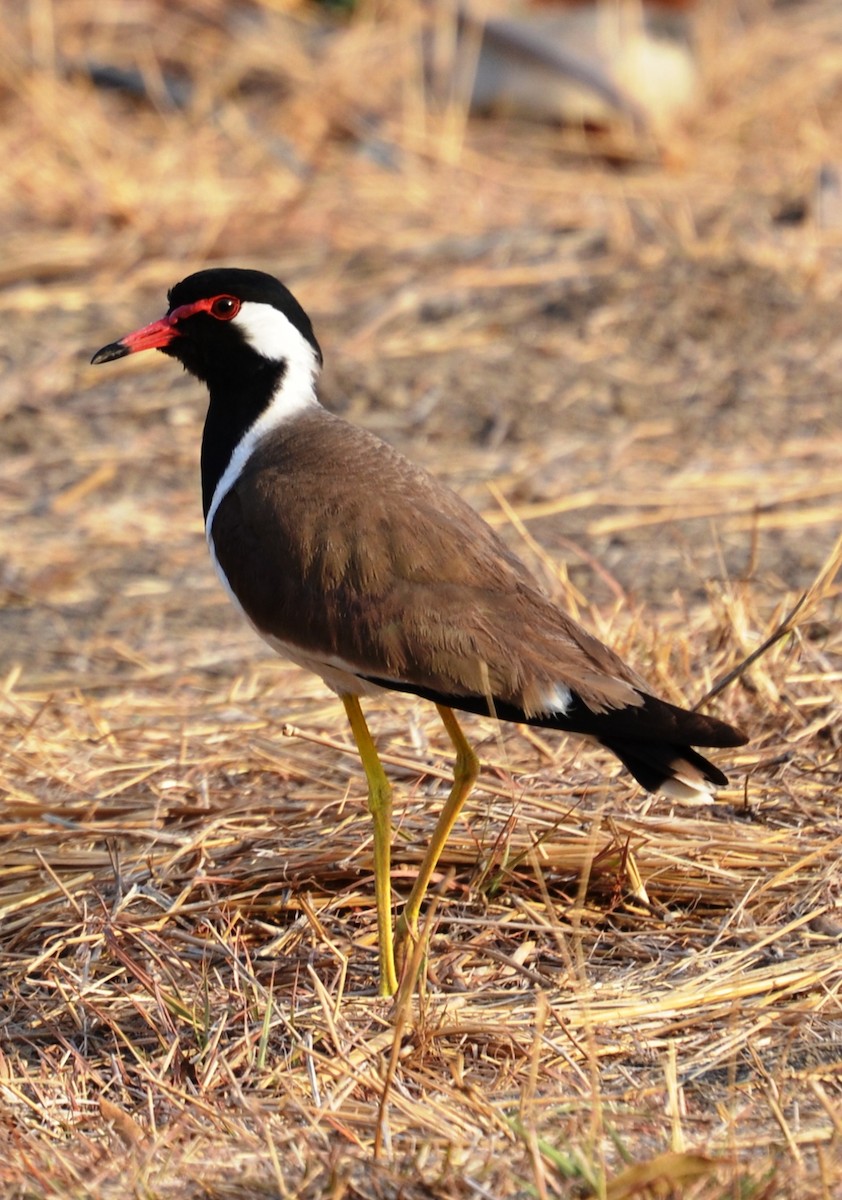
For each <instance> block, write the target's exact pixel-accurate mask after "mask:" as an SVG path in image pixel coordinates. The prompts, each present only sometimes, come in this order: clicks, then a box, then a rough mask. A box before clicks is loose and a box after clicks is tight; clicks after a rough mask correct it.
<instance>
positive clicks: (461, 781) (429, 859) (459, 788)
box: [395, 704, 479, 969]
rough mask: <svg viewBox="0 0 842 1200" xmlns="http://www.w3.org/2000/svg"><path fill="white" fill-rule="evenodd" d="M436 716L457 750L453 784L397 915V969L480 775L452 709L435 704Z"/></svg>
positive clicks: (406, 954) (404, 958)
mask: <svg viewBox="0 0 842 1200" xmlns="http://www.w3.org/2000/svg"><path fill="white" fill-rule="evenodd" d="M436 708H437V709H438V713H439V716H440V717H441V719H442V722H443V724H444V727H445V729H446V730H447V735H448V737H449V738H450V740H451V742H452V743H453V748H454V750H455V751H456V762H455V764H454V767H453V786H452V787H451V789H450V795H449V796H448V798H447V800H446V802H445V805H444V808H443V809H442V811H441V813H440V815H439V819H438V821H437V822H436V827H435V829H434V830H433V836H432V839H431V841H430V844H429V846H428V847H427V852H426V854H425V855H424V858H423V860H422V862H421V866H420V868H419V870H418V877H417V879H416V880H415V884H414V885H413V888H412V891H411V892H410V894H409V899H408V900H407V902H406V905H405V906H404V910H403V912H402V913H401V915H400V916H399V917H398V922H397V925H396V927H395V956H396V958H397V962H398V967H399V969H403V965H404V963H406V962H407V961H408V959H409V957H410V954H411V944H412V943H415V942H417V940H418V918H419V916H420V913H421V903H422V901H423V899H424V895H425V893H426V891H427V888H428V887H429V886H430V880H431V879H432V877H433V872H434V871H435V869H436V866H437V864H438V861H439V858H440V857H441V852H442V850H444V847H445V844H446V842H447V839H448V838H449V837H450V832H451V830H452V829H453V826H454V825H455V824H456V820H457V818H458V816H459V813H460V812H461V811H462V807H463V805H464V803H465V801H466V800H467V799H468V797H469V796H470V794H471V792H472V791H473V788H474V784H475V783H476V781H477V776H478V775H479V759H478V758H477V756H476V754H475V753H474V751H473V750H472V749H471V747H470V745H469V744H468V741H467V739H466V737H465V735H464V733H463V732H462V730H461V728H460V726H459V722H458V721H457V720H456V717H455V716H454V715H453V710H452V709H450V708H447V707H446V706H445V705H443V704H437V705H436Z"/></svg>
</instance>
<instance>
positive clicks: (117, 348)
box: [91, 342, 131, 366]
mask: <svg viewBox="0 0 842 1200" xmlns="http://www.w3.org/2000/svg"><path fill="white" fill-rule="evenodd" d="M127 354H131V351H130V350H129V348H128V346H126V345H124V343H123V342H112V343H111V345H110V346H103V347H102V349H101V350H97V352H96V354H95V355H94V356H93V358H92V359H91V365H92V366H98V365H99V364H100V363H104V362H113V361H114V359H115V358H125V356H126V355H127Z"/></svg>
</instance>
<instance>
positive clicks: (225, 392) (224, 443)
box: [201, 359, 286, 520]
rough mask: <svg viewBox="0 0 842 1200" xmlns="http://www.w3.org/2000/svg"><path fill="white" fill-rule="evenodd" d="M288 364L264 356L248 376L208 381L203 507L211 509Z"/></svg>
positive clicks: (203, 441)
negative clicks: (227, 471)
mask: <svg viewBox="0 0 842 1200" xmlns="http://www.w3.org/2000/svg"><path fill="white" fill-rule="evenodd" d="M285 372H286V363H285V362H284V361H281V362H271V361H269V360H268V359H264V360H263V362H262V363H261V366H260V369H259V370H257V371H254V372H253V373H252V374H251V375H249V376H247V377H246V378H242V377H241V376H239V377H237V378H236V379H234V378H231V379H225V380H221V379H214V380H213V382H210V381H209V382H208V391H209V392H210V401H209V403H208V413H207V416H206V417H205V428H204V433H203V434H202V460H201V461H202V509H203V511H204V514H205V520H207V516H208V511H209V509H210V506H211V501H212V500H213V494H214V492H215V491H216V485H217V484H218V483H219V481H220V479H221V478H222V476H223V474H224V472H225V468H226V467H227V466H228V464H229V462H230V461H231V455H232V454H233V453H234V450H235V448H236V447H237V446H238V445H239V443H240V440H241V439H242V437H243V434H245V432H246V431H247V430H248V429H250V428H251V426H252V425H253V424H254V422H255V421H256V420H257V418H258V417H259V416H260V414H261V413H262V412H264V411H265V410H266V408H267V407H268V405H269V403H270V401H271V399H272V397H273V396H274V395H275V393H276V392H277V390H278V388H279V387H280V386H281V384H282V382H283V378H284V374H285Z"/></svg>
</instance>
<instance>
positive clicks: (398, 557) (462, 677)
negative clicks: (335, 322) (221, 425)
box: [212, 410, 644, 716]
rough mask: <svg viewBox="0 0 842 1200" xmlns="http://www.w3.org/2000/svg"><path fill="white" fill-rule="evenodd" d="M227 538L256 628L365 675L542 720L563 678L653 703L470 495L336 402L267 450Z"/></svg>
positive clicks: (220, 529) (230, 518)
mask: <svg viewBox="0 0 842 1200" xmlns="http://www.w3.org/2000/svg"><path fill="white" fill-rule="evenodd" d="M212 533H213V538H214V544H215V548H216V553H217V557H218V560H219V562H220V565H221V566H222V568H223V570H224V571H225V574H226V576H227V578H228V581H229V583H230V585H231V587H232V589H233V591H234V592H235V594H236V595H237V597H238V599H239V601H240V603H241V604H242V606H243V608H244V609H245V610H246V612H247V613H248V615H249V616H250V617H251V619H252V620H253V621H254V622H255V624H257V625H258V626H259V627H260V628H261V629H263V630H268V631H271V632H272V633H273V634H274V635H275V636H276V637H278V638H280V639H282V640H283V641H286V642H291V643H293V644H295V645H297V646H299V647H300V648H301V649H302V650H303V651H306V652H308V653H312V654H313V655H314V656H327V655H333V656H336V657H338V658H341V659H342V660H343V661H345V662H346V663H349V664H352V665H353V666H354V667H355V669H357V670H358V672H359V673H360V674H361V675H366V676H368V677H372V678H377V679H378V680H380V681H383V682H387V683H388V682H394V683H395V684H398V685H400V684H403V685H409V686H410V687H414V688H418V689H422V690H424V691H425V692H427V693H428V694H432V693H440V694H441V695H443V696H448V697H450V698H457V697H468V696H474V697H477V696H479V697H488V696H489V694H490V696H491V697H492V698H493V700H494V701H496V702H499V703H501V704H505V705H509V706H512V707H513V708H517V709H519V710H521V711H522V712H523V713H524V714H526V715H527V716H529V715H532V714H535V713H540V712H544V711H547V708H548V696H552V694H553V693H554V691H555V690H556V689H557V688H559V687H567V688H570V689H571V690H572V691H574V692H575V693H576V695H577V696H578V697H579V699H580V700H581V701H582V702H583V703H584V704H585V705H586V706H587V707H588V708H589V709H590V710H591V711H592V712H595V713H599V712H603V711H605V710H608V709H615V708H622V707H624V706H628V705H632V706H638V705H640V704H641V703H642V699H641V696H640V694H639V692H638V691H637V689H638V688H642V687H643V686H644V685H643V683H642V681H641V680H640V679H639V678H638V677H637V676H636V675H635V674H634V673H633V672H632V671H631V670H630V669H629V668H628V667H626V666H625V665H624V664H623V662H622V661H621V660H620V659H619V658H618V657H617V655H615V654H614V653H613V652H612V651H611V650H609V649H608V648H607V647H605V646H603V645H602V644H601V643H600V642H599V641H597V640H596V639H595V638H593V637H591V636H590V635H589V634H588V633H586V632H585V631H584V630H583V629H582V628H581V627H580V626H578V625H577V624H576V623H575V622H574V621H572V619H571V618H569V617H568V616H566V614H564V613H563V612H561V611H560V610H559V609H558V608H556V606H555V605H554V604H553V603H552V602H551V601H550V600H549V599H548V598H547V597H546V595H545V594H544V593H543V592H542V591H541V589H540V587H539V585H538V583H537V581H536V580H535V578H534V577H533V576H532V574H531V573H530V572H529V571H528V569H527V568H526V567H525V566H524V564H523V563H522V562H521V561H520V560H519V559H518V558H517V556H516V555H514V554H513V553H512V552H511V551H510V550H509V549H508V548H507V547H506V546H505V545H504V543H503V542H502V541H501V540H500V539H499V538H498V537H497V535H496V534H495V533H494V531H493V530H492V529H491V528H490V527H489V526H488V525H487V524H486V522H485V521H483V520H482V519H481V518H480V517H479V516H478V515H477V514H476V513H475V512H474V510H473V509H471V508H470V507H469V506H468V505H467V504H466V503H465V502H464V501H463V500H462V499H461V498H460V497H459V496H457V495H456V494H455V493H454V492H452V491H450V490H449V489H448V488H446V487H444V486H443V485H442V484H440V483H439V482H437V481H435V480H434V479H432V477H431V476H429V475H428V474H427V473H426V472H424V471H422V470H420V469H419V468H417V467H415V466H413V465H412V464H411V463H410V462H409V461H408V460H407V459H405V458H404V457H403V456H402V455H401V454H399V453H398V452H397V451H396V450H395V449H394V448H393V447H391V446H389V445H387V444H386V443H384V442H382V441H380V440H379V439H378V438H375V437H374V436H373V435H371V434H369V433H367V432H365V431H364V430H359V429H357V428H355V427H354V426H351V425H349V424H347V423H346V422H345V421H342V420H341V419H339V418H337V417H334V416H332V415H331V414H329V413H327V412H325V411H324V410H315V411H314V412H313V414H312V415H309V414H308V415H307V416H306V417H303V418H298V419H297V420H296V421H295V422H294V423H292V424H291V425H290V427H289V428H288V429H284V428H283V427H281V429H279V430H277V431H276V432H274V433H273V434H272V435H271V436H270V437H268V438H267V439H266V440H265V442H264V443H262V444H261V446H260V447H259V448H258V450H257V451H256V453H255V454H254V455H253V456H252V458H251V459H250V460H249V463H248V465H247V467H246V470H245V471H244V473H243V475H242V476H241V477H240V479H239V480H238V481H237V483H236V484H235V486H234V487H233V488H232V490H231V491H230V492H229V493H228V495H227V496H226V498H225V499H224V500H223V502H222V503H221V504H220V506H219V509H218V510H217V513H216V517H215V519H214V524H213V530H212ZM255 560H257V561H259V562H260V563H261V570H260V572H259V574H257V575H255V573H254V571H253V564H254V561H255Z"/></svg>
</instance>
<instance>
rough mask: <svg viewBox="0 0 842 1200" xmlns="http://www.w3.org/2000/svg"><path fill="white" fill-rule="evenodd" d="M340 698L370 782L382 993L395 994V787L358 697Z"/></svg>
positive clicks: (369, 806)
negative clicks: (393, 864)
mask: <svg viewBox="0 0 842 1200" xmlns="http://www.w3.org/2000/svg"><path fill="white" fill-rule="evenodd" d="M341 699H342V703H343V704H344V705H345V712H346V714H347V717H348V724H349V725H350V726H351V733H352V734H353V735H354V741H355V742H356V743H357V749H358V750H359V752H360V760H361V762H362V764H363V770H364V771H365V777H366V780H367V781H368V809H369V812H370V813H371V816H372V820H373V822H374V894H375V899H376V903H377V946H378V952H379V956H380V995H381V996H393V995H394V994H395V992H396V991H397V990H398V977H397V973H396V971H395V950H394V945H393V942H392V873H391V847H392V786H391V784H390V783H389V780H388V779H387V778H386V772H385V771H384V770H383V764H382V763H381V761H380V759H379V757H378V755H377V750H376V748H375V745H374V742H373V740H372V737H371V733H370V732H369V728H368V725H367V724H366V720H365V717H364V716H363V710H362V709H361V708H360V702H359V699H358V698H357V697H356V696H350V695H344V696H342V697H341Z"/></svg>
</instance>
